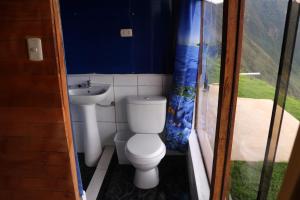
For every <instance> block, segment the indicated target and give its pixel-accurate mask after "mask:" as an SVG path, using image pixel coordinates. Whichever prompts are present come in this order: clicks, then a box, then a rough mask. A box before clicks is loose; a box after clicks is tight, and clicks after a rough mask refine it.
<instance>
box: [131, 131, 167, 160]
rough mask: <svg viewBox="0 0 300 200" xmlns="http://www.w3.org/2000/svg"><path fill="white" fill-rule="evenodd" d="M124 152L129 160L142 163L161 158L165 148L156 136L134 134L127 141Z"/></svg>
mask: <svg viewBox="0 0 300 200" xmlns="http://www.w3.org/2000/svg"><path fill="white" fill-rule="evenodd" d="M126 151H127V153H129V156H130V158H131V159H139V160H140V161H142V160H145V159H155V158H160V157H163V156H164V155H165V151H166V147H165V144H164V143H163V142H162V140H161V139H160V137H159V136H158V135H157V134H136V135H134V136H132V137H131V138H130V139H129V140H128V142H127V144H126ZM160 159H161V158H160Z"/></svg>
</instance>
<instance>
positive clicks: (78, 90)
mask: <svg viewBox="0 0 300 200" xmlns="http://www.w3.org/2000/svg"><path fill="white" fill-rule="evenodd" d="M111 88H112V87H111V85H106V84H97V85H91V84H90V82H87V83H83V84H81V85H77V86H70V87H69V99H70V102H71V104H75V105H76V106H78V109H77V111H78V112H79V113H78V114H79V115H81V116H82V118H83V126H84V129H83V132H82V134H83V148H84V154H85V156H84V159H85V164H86V165H87V166H89V167H94V166H96V165H97V162H98V160H99V157H100V155H101V153H102V145H101V141H100V135H99V130H98V124H97V115H96V104H97V103H103V102H104V101H106V100H107V96H108V94H109V91H110V90H111ZM71 114H72V113H71Z"/></svg>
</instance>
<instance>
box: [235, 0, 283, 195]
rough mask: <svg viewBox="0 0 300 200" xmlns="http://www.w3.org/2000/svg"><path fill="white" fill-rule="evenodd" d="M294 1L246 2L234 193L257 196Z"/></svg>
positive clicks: (238, 102) (236, 135)
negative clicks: (289, 11) (289, 7)
mask: <svg viewBox="0 0 300 200" xmlns="http://www.w3.org/2000/svg"><path fill="white" fill-rule="evenodd" d="M287 2H288V0H274V1H270V0H246V4H245V19H244V35H243V47H242V64H241V75H240V81H239V93H238V99H237V108H236V117H235V129H234V136H233V146H232V154H231V160H232V162H231V191H230V192H231V197H232V199H233V200H235V199H256V198H257V193H258V189H259V184H260V176H261V171H262V166H263V160H264V156H265V150H266V144H267V137H268V133H269V127H270V121H271V114H272V108H273V100H274V94H275V87H276V80H277V73H278V67H279V59H280V54H281V45H282V39H283V31H284V24H285V17H286V10H287Z"/></svg>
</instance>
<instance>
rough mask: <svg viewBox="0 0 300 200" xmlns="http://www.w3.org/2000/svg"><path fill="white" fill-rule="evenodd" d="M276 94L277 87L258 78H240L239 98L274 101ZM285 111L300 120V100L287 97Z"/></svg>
mask: <svg viewBox="0 0 300 200" xmlns="http://www.w3.org/2000/svg"><path fill="white" fill-rule="evenodd" d="M274 94H275V87H273V86H271V85H270V84H268V83H267V82H265V81H262V80H259V79H256V78H248V77H245V76H241V77H240V81H239V94H238V95H239V97H245V98H254V99H271V100H273V99H274ZM285 110H286V111H287V112H289V113H290V114H291V115H293V116H294V117H295V118H297V119H298V120H300V99H297V98H295V97H292V96H287V99H286V105H285Z"/></svg>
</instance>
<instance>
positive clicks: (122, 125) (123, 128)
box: [117, 123, 129, 131]
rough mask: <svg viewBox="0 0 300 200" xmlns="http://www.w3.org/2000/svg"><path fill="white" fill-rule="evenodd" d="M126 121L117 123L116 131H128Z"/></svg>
mask: <svg viewBox="0 0 300 200" xmlns="http://www.w3.org/2000/svg"><path fill="white" fill-rule="evenodd" d="M128 130H129V126H128V123H117V131H128Z"/></svg>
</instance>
